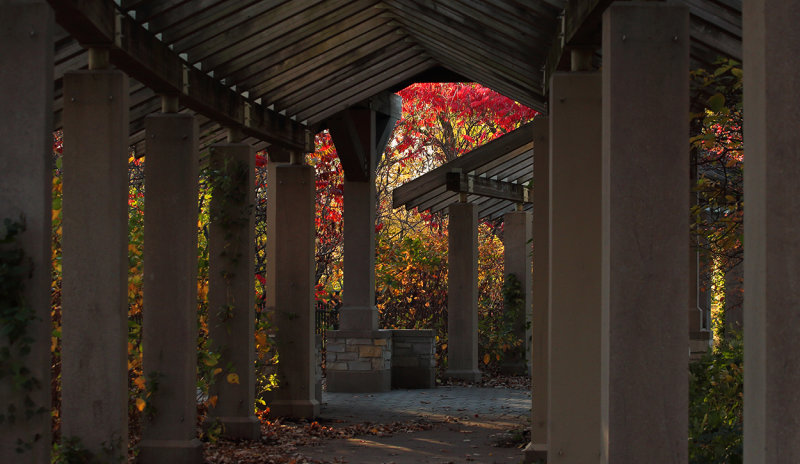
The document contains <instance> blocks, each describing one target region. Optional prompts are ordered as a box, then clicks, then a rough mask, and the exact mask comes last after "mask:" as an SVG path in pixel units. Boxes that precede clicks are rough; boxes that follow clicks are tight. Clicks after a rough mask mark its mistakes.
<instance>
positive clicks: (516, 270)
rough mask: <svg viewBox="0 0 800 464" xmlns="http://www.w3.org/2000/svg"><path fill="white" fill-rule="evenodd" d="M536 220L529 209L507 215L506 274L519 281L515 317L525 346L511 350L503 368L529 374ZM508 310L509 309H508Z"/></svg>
mask: <svg viewBox="0 0 800 464" xmlns="http://www.w3.org/2000/svg"><path fill="white" fill-rule="evenodd" d="M532 228H533V223H532V222H531V213H529V212H527V211H511V212H508V213H506V214H505V215H504V216H503V248H504V250H505V251H504V260H505V266H504V267H505V269H504V271H503V272H504V274H505V277H506V278H507V279H508V278H509V275H513V276H514V278H515V279H516V281H517V282H518V283H519V291H520V292H521V298H522V305H521V307H520V308H516V309H517V310H518V313H516V315H515V316H514V323H513V324H514V325H513V327H514V335H516V336H517V337H518V338H519V339H520V340H521V341H522V345H521V346H519V347H516V348H514V351H513V352H511V353H507V355H508V357H507V359H505V360H504V362H503V366H502V368H503V370H504V371H506V372H508V373H510V374H517V375H526V374H529V370H528V369H529V366H530V363H529V362H528V360H529V359H530V347H531V345H530V339H531V335H530V334H531V332H530V329H529V325H530V311H531V283H532V281H531V280H532V279H531V264H532V257H531V238H532ZM506 311H509V309H508V308H506Z"/></svg>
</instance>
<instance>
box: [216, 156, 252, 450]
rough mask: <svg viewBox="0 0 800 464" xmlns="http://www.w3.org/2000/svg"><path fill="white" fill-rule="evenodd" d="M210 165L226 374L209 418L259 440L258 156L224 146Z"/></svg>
mask: <svg viewBox="0 0 800 464" xmlns="http://www.w3.org/2000/svg"><path fill="white" fill-rule="evenodd" d="M210 167H211V170H212V172H213V173H212V179H211V184H212V188H213V191H212V197H211V204H210V212H211V225H210V227H209V236H208V247H209V252H208V259H209V270H208V280H209V282H208V331H209V336H210V337H211V341H212V350H213V351H215V352H218V353H220V354H221V357H220V360H219V366H220V367H222V368H223V372H222V373H221V374H220V375H219V376H218V377H217V379H216V381H215V382H214V384H213V385H212V388H211V392H210V394H211V395H212V396H217V398H218V399H217V405H216V407H213V408H211V409H210V410H209V418H208V419H206V420H208V421H219V422H220V423H222V425H223V426H224V429H225V431H224V436H226V437H229V438H234V439H248V440H255V439H257V438H258V437H259V436H260V427H259V422H258V418H256V417H255V415H254V413H253V410H254V408H255V369H254V365H253V363H254V362H255V340H254V333H253V332H254V329H255V268H254V266H255V264H254V253H255V216H254V214H253V203H254V201H255V187H254V175H255V173H254V171H255V157H254V156H253V151H252V148H251V147H250V145H248V144H245V143H219V144H215V145H212V146H211V159H210Z"/></svg>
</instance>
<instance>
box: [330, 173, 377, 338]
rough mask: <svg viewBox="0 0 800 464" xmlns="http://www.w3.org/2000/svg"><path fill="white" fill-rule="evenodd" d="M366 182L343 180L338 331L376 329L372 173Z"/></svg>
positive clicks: (373, 187)
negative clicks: (342, 264)
mask: <svg viewBox="0 0 800 464" xmlns="http://www.w3.org/2000/svg"><path fill="white" fill-rule="evenodd" d="M369 171H370V175H369V180H368V181H366V182H361V181H354V180H348V179H345V181H344V218H343V219H344V224H343V228H344V230H343V233H344V255H343V261H344V284H343V287H344V291H343V295H342V297H343V301H342V303H343V304H342V308H341V309H340V310H339V328H340V329H341V330H347V331H374V330H378V309H377V308H376V307H375V202H376V201H377V197H376V192H375V172H374V169H372V168H370V170H369Z"/></svg>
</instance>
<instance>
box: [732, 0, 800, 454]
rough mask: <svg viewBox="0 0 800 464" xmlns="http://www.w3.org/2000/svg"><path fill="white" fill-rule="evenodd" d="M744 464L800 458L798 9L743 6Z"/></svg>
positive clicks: (769, 3)
mask: <svg viewBox="0 0 800 464" xmlns="http://www.w3.org/2000/svg"><path fill="white" fill-rule="evenodd" d="M743 19H744V86H745V88H744V108H745V111H746V112H747V126H746V127H745V134H744V135H745V137H746V140H747V148H746V156H747V169H745V178H744V189H745V190H744V191H745V202H746V203H745V204H746V205H747V210H746V211H747V212H746V217H745V222H744V227H745V231H744V240H745V242H744V247H745V248H744V249H745V250H746V253H745V260H744V287H745V290H744V294H745V300H744V306H745V307H744V319H745V321H744V331H745V333H744V339H745V340H746V341H745V348H744V349H745V353H744V362H745V365H746V366H747V369H746V370H745V373H744V462H746V463H748V464H750V463H762V462H767V463H771V462H780V463H783V462H800V441H798V440H797V437H798V436H800V421H798V416H799V415H800V401H798V395H797V391H798V389H800V364H799V363H798V362H797V353H798V352H800V313H798V311H797V308H798V307H799V306H800V285H798V282H797V265H798V262H800V241H798V235H797V217H798V214H800V192H799V191H798V189H800V184H798V182H797V179H798V178H799V177H800V164H798V147H800V133H798V131H797V126H798V114H797V108H796V106H797V101H798V98H799V97H800V87H799V86H798V85H797V70H798V58H797V57H798V56H800V38H798V30H797V22H798V20H800V11H799V10H798V9H797V5H796V4H794V3H791V2H780V1H775V0H748V1H746V2H744V14H743Z"/></svg>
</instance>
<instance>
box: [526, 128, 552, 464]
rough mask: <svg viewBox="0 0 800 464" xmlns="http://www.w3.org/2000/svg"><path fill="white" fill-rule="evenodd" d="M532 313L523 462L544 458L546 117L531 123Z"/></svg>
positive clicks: (547, 265) (547, 258) (547, 295)
mask: <svg viewBox="0 0 800 464" xmlns="http://www.w3.org/2000/svg"><path fill="white" fill-rule="evenodd" d="M533 184H534V186H533V313H532V315H531V329H532V346H531V442H530V443H529V444H528V446H527V447H526V448H525V462H526V463H533V462H536V461H539V460H544V459H547V370H548V369H547V363H548V360H549V357H550V354H549V352H550V349H549V348H550V346H549V341H548V331H549V328H550V327H549V326H550V322H549V314H548V311H549V301H550V291H549V282H550V120H549V119H548V118H544V117H541V116H540V117H538V118H537V119H536V122H535V123H534V125H533Z"/></svg>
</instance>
